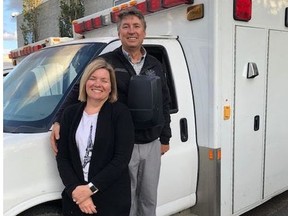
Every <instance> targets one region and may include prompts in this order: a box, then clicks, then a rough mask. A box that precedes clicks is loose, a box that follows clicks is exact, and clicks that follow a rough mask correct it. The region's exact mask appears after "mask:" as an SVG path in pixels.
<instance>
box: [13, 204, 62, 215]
mask: <svg viewBox="0 0 288 216" xmlns="http://www.w3.org/2000/svg"><path fill="white" fill-rule="evenodd" d="M61 212H62V211H61V204H59V203H56V202H55V203H53V204H43V205H40V206H36V207H34V208H32V209H29V210H27V211H25V212H23V213H21V214H19V215H18V216H62V213H61Z"/></svg>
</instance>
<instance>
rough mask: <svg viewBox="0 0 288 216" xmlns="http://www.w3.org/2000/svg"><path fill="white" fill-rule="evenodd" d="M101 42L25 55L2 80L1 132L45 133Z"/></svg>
mask: <svg viewBox="0 0 288 216" xmlns="http://www.w3.org/2000/svg"><path fill="white" fill-rule="evenodd" d="M103 47H104V44H103V43H93V44H92V43H86V44H75V45H69V46H55V47H49V48H46V49H43V50H41V51H38V52H35V53H32V54H30V55H29V56H27V57H26V58H25V59H24V60H23V61H22V62H21V63H20V64H19V65H18V66H17V67H16V68H15V69H14V70H13V72H11V73H10V74H8V75H7V76H6V77H5V79H4V84H3V92H4V93H3V119H4V132H16V133H17V132H21V133H35V132H45V131H48V130H49V129H50V127H51V125H52V123H53V122H52V121H53V118H54V116H55V113H56V112H57V109H58V108H59V106H60V104H61V103H62V102H63V100H64V98H65V96H66V94H67V92H68V91H69V90H70V89H71V87H72V85H71V84H74V83H75V82H76V80H77V79H78V78H79V77H80V75H81V73H82V72H83V70H84V68H85V66H86V65H87V62H89V61H91V59H93V57H95V56H96V55H98V54H99V52H100V51H101V50H102V49H103Z"/></svg>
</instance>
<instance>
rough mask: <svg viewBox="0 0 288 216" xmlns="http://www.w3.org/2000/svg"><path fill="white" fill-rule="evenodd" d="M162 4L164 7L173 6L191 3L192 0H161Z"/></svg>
mask: <svg viewBox="0 0 288 216" xmlns="http://www.w3.org/2000/svg"><path fill="white" fill-rule="evenodd" d="M162 2H163V3H162V6H163V7H164V8H169V7H174V6H177V5H180V4H193V2H194V1H193V0H163V1H162Z"/></svg>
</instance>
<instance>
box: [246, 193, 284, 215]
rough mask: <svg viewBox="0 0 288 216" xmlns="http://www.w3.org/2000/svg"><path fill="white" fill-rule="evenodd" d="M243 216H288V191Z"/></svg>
mask: <svg viewBox="0 0 288 216" xmlns="http://www.w3.org/2000/svg"><path fill="white" fill-rule="evenodd" d="M241 216H288V191H286V192H284V193H282V194H280V195H278V196H276V197H274V198H272V199H271V200H268V201H267V202H265V203H263V204H262V205H260V206H258V207H257V208H254V209H252V210H251V211H249V212H247V213H245V214H242V215H241Z"/></svg>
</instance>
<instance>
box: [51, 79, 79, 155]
mask: <svg viewBox="0 0 288 216" xmlns="http://www.w3.org/2000/svg"><path fill="white" fill-rule="evenodd" d="M78 95H79V82H77V83H76V84H75V85H74V86H73V89H72V90H71V91H70V92H69V94H68V95H67V97H66V98H65V101H64V103H63V104H62V105H61V107H60V108H59V110H58V112H57V113H56V116H55V118H54V123H53V125H52V132H51V135H50V144H51V148H52V150H53V152H54V154H55V155H57V152H58V147H57V140H59V139H60V119H61V117H62V114H63V111H64V109H65V108H66V107H68V106H69V105H72V104H75V103H77V102H78Z"/></svg>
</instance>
